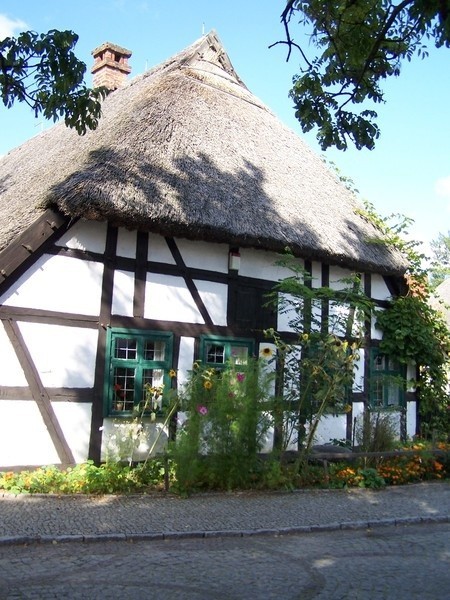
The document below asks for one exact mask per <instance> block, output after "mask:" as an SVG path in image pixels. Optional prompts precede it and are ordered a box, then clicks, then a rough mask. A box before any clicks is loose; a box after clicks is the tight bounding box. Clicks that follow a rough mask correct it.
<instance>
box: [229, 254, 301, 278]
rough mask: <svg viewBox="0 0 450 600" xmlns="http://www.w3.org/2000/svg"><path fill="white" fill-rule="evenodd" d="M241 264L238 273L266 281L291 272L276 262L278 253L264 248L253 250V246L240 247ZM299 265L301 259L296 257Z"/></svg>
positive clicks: (282, 276)
mask: <svg viewBox="0 0 450 600" xmlns="http://www.w3.org/2000/svg"><path fill="white" fill-rule="evenodd" d="M239 252H240V255H241V266H240V268H239V275H242V276H244V277H255V278H256V279H265V280H266V281H274V282H275V281H279V280H280V279H285V278H286V277H292V275H293V272H292V271H291V270H290V269H287V268H286V267H280V266H278V265H277V264H276V263H277V262H278V261H279V260H280V258H281V257H280V255H279V254H276V253H275V252H268V251H266V250H255V249H253V248H241V249H240V251H239ZM298 263H299V265H301V266H303V265H304V263H303V261H302V260H300V259H298Z"/></svg>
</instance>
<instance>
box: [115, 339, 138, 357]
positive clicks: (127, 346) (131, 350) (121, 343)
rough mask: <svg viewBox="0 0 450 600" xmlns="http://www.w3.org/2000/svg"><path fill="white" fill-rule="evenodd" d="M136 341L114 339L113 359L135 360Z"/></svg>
mask: <svg viewBox="0 0 450 600" xmlns="http://www.w3.org/2000/svg"><path fill="white" fill-rule="evenodd" d="M136 352H137V341H136V340H135V339H133V338H116V348H115V354H114V356H115V358H123V359H126V360H135V359H136Z"/></svg>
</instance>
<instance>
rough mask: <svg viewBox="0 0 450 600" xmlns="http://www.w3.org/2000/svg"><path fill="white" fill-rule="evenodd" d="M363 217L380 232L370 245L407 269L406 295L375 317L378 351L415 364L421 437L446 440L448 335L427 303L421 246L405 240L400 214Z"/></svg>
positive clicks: (449, 417)
mask: <svg viewBox="0 0 450 600" xmlns="http://www.w3.org/2000/svg"><path fill="white" fill-rule="evenodd" d="M364 215H365V216H366V217H367V218H368V219H369V220H370V221H371V222H372V223H373V224H374V225H375V226H376V227H377V228H378V230H379V231H380V233H381V235H380V238H379V239H378V238H377V239H374V240H373V241H374V242H375V243H380V244H381V243H383V244H387V245H388V246H390V247H392V248H394V249H396V250H398V251H400V252H401V254H402V255H403V257H404V259H405V261H406V264H407V271H406V274H405V284H406V290H407V291H406V294H405V295H404V296H399V297H398V298H395V299H393V300H392V301H391V302H390V304H389V307H388V308H387V309H386V310H380V311H379V312H378V314H377V321H376V324H377V327H378V328H379V329H381V330H382V332H383V339H382V341H381V342H380V350H381V351H382V352H384V353H386V354H387V355H389V356H391V357H392V358H394V359H396V360H397V361H399V362H400V363H403V364H408V363H411V362H413V363H415V364H416V365H417V367H418V374H419V376H418V379H417V381H416V382H415V385H416V387H417V390H418V392H419V397H420V412H421V417H422V434H423V435H425V436H427V437H430V436H432V435H438V436H440V437H447V436H448V435H449V432H450V410H449V408H450V403H449V395H448V373H449V366H450V365H449V354H450V332H449V330H448V327H447V324H446V322H445V320H444V318H443V316H442V314H441V313H440V311H439V310H437V309H436V308H434V307H433V306H432V305H431V303H430V289H429V285H428V277H427V272H426V270H425V269H424V268H423V266H422V265H423V260H424V258H425V257H424V255H423V254H421V253H420V252H419V251H418V246H419V242H416V241H409V240H406V239H405V237H404V235H405V234H406V233H407V228H408V226H409V225H410V224H411V220H410V219H407V218H405V217H402V216H401V215H390V216H389V217H386V218H382V217H380V216H379V215H377V214H376V212H375V211H374V209H373V206H372V205H370V204H366V210H365V212H364ZM394 220H395V222H394V223H393V221H394ZM392 223H393V224H392Z"/></svg>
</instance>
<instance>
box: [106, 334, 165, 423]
mask: <svg viewBox="0 0 450 600" xmlns="http://www.w3.org/2000/svg"><path fill="white" fill-rule="evenodd" d="M172 337H173V336H172V334H171V333H157V332H151V331H150V332H149V331H145V332H144V331H136V330H126V329H110V330H108V340H107V352H106V361H107V362H106V364H107V369H106V380H105V399H106V411H105V413H106V415H109V416H116V415H130V414H132V413H133V411H135V410H143V409H144V408H145V410H146V411H148V412H149V413H156V414H158V412H160V411H161V409H162V403H163V392H164V390H165V389H166V390H167V389H168V388H169V387H170V378H169V375H168V373H169V369H170V367H171V363H172ZM146 403H147V404H146Z"/></svg>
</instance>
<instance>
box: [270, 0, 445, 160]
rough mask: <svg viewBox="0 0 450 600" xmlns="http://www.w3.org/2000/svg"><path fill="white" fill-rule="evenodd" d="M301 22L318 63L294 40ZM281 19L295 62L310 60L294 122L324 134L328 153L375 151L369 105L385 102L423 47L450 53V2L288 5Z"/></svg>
mask: <svg viewBox="0 0 450 600" xmlns="http://www.w3.org/2000/svg"><path fill="white" fill-rule="evenodd" d="M294 17H297V18H298V19H299V23H300V24H302V25H304V26H306V27H307V28H309V30H310V33H311V35H310V39H311V42H312V46H313V47H315V48H316V49H317V55H316V56H315V57H312V58H309V57H308V55H307V50H306V48H305V46H304V45H299V44H298V43H296V42H295V41H294V38H293V37H292V35H291V20H292V19H293V18H294ZM281 20H282V23H283V24H284V28H285V37H286V39H284V40H282V41H279V42H276V44H280V43H281V44H287V45H288V48H289V50H288V57H287V58H288V60H289V57H290V54H291V51H292V49H293V48H296V49H298V50H299V51H300V55H301V59H302V61H303V65H302V66H301V71H300V73H299V74H297V75H295V76H294V79H293V87H292V90H291V92H290V95H291V98H292V99H293V100H294V103H295V111H296V112H295V115H296V117H297V119H298V120H299V121H300V124H301V126H302V129H303V131H304V132H307V131H310V130H311V129H312V128H313V127H317V128H318V133H317V139H318V141H319V143H320V145H321V147H322V149H323V150H325V149H326V148H328V147H330V146H335V147H336V148H338V149H340V150H345V149H347V147H348V142H349V141H351V142H353V143H354V144H355V146H356V147H357V148H358V149H361V148H363V147H367V148H369V149H372V148H373V147H374V145H375V140H376V139H377V138H378V137H379V135H380V130H379V128H378V126H377V124H376V118H377V113H376V112H375V111H374V110H373V109H368V108H366V105H367V104H363V103H365V102H366V101H371V102H373V103H374V104H377V103H380V102H383V101H384V94H383V91H382V89H381V83H382V82H383V80H384V79H386V78H388V77H390V76H398V75H399V74H400V66H401V63H402V61H403V60H404V59H406V60H408V61H410V60H411V58H412V57H413V56H414V55H418V56H419V57H422V58H423V57H426V56H427V54H428V53H427V48H426V46H425V45H424V41H426V40H429V39H431V40H433V41H434V43H435V45H436V47H441V46H446V47H449V46H450V2H449V0H402V1H399V0H308V1H302V0H288V2H287V3H286V7H285V9H284V11H283V13H282V15H281ZM273 45H275V44H273ZM358 107H360V108H361V110H358ZM350 108H352V110H350Z"/></svg>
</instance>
